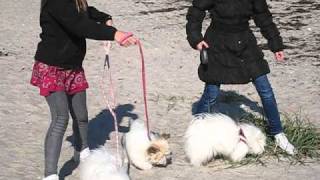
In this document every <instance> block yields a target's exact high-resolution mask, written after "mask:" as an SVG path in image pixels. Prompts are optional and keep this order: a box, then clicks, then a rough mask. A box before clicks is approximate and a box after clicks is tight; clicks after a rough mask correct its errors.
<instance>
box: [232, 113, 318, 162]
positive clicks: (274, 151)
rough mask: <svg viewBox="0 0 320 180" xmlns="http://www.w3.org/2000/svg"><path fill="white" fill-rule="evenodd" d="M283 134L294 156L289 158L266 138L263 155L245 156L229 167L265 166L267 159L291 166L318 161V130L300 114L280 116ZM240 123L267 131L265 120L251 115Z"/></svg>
mask: <svg viewBox="0 0 320 180" xmlns="http://www.w3.org/2000/svg"><path fill="white" fill-rule="evenodd" d="M281 119H282V123H283V127H284V132H285V134H286V136H287V138H288V139H289V141H290V142H291V143H292V144H293V145H294V146H295V148H296V149H297V153H296V154H295V155H294V156H290V155H288V154H287V153H285V152H284V151H282V150H281V149H280V148H278V147H276V145H275V143H274V140H273V137H271V136H268V137H267V145H266V147H265V148H266V149H265V153H264V154H262V155H260V156H252V155H249V156H247V158H246V159H244V160H243V161H242V162H240V163H236V164H232V166H231V167H238V166H242V165H247V164H251V163H258V164H261V165H265V164H266V162H267V161H266V160H267V159H268V158H275V159H278V160H279V161H289V162H290V163H291V164H305V163H312V162H317V161H319V160H320V130H319V128H317V127H316V126H315V125H314V124H312V123H311V122H310V121H309V120H308V119H307V118H303V117H302V115H301V113H299V114H294V115H289V114H282V117H281ZM241 121H244V122H251V123H253V124H255V125H256V126H257V127H259V128H260V129H261V130H263V131H265V130H266V129H267V124H266V120H265V119H264V118H263V117H257V116H255V115H252V114H246V115H245V116H243V117H242V118H241Z"/></svg>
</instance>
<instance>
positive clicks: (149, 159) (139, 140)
mask: <svg viewBox="0 0 320 180" xmlns="http://www.w3.org/2000/svg"><path fill="white" fill-rule="evenodd" d="M168 138H169V135H167V134H163V135H158V134H156V133H151V141H150V140H149V138H148V135H147V129H146V127H145V124H144V121H142V120H132V121H131V126H130V131H129V132H128V133H126V134H125V136H124V142H123V143H124V146H125V149H126V151H127V155H128V157H129V160H130V162H131V163H132V164H133V165H134V166H135V167H137V168H138V169H140V170H148V169H151V168H152V167H153V166H162V167H166V166H167V165H168V164H170V163H171V155H172V153H171V151H170V149H169V143H168V141H167V139H168Z"/></svg>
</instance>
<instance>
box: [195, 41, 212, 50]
mask: <svg viewBox="0 0 320 180" xmlns="http://www.w3.org/2000/svg"><path fill="white" fill-rule="evenodd" d="M203 47H205V48H209V45H208V43H206V42H205V41H201V42H200V43H199V44H198V45H197V50H199V51H201V50H202V49H203Z"/></svg>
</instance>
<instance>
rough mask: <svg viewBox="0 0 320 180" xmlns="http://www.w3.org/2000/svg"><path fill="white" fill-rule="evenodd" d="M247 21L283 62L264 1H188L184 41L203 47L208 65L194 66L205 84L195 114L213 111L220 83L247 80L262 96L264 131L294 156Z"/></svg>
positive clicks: (278, 34) (282, 55)
mask: <svg viewBox="0 0 320 180" xmlns="http://www.w3.org/2000/svg"><path fill="white" fill-rule="evenodd" d="M206 11H209V13H210V17H211V19H212V20H211V24H210V26H209V27H208V29H207V31H206V33H205V36H203V35H202V33H201V29H202V22H203V20H204V18H205V15H206ZM250 19H253V20H254V22H255V24H256V25H257V26H258V27H259V28H260V29H261V33H262V35H263V36H264V37H265V38H266V39H267V40H268V47H269V48H270V50H271V51H272V52H274V54H275V58H276V60H277V61H284V53H283V49H284V47H283V43H282V38H281V36H280V33H279V31H278V29H277V27H276V25H275V24H274V23H273V20H272V15H271V13H270V11H269V9H268V5H267V3H266V0H193V3H192V7H190V8H189V11H188V14H187V21H188V23H187V26H186V31H187V39H188V41H189V43H190V45H191V47H193V48H194V49H197V50H199V51H201V50H202V49H203V48H207V49H208V63H207V64H200V66H199V69H198V74H199V78H200V79H201V80H202V81H204V82H205V83H206V85H205V89H204V93H203V95H202V97H201V99H200V101H199V104H198V107H197V113H202V112H212V111H213V107H214V104H215V103H216V99H217V96H218V95H219V91H220V85H221V84H245V83H248V82H252V83H253V84H254V85H255V87H256V89H257V91H258V93H259V95H260V98H261V100H262V104H263V108H264V111H265V113H266V117H267V120H268V125H269V133H270V134H271V135H273V136H274V137H275V140H276V144H277V145H278V146H279V147H281V148H282V149H283V150H285V151H286V152H287V153H289V154H294V147H293V146H292V145H291V144H290V143H289V142H288V140H287V138H286V136H285V135H284V133H283V129H282V125H281V121H280V116H279V112H278V108H277V103H276V100H275V97H274V94H273V90H272V88H271V85H270V83H269V81H268V78H267V76H266V74H268V73H269V72H270V70H269V66H268V63H267V61H266V60H264V54H263V52H262V50H261V49H260V48H259V47H258V45H257V41H256V38H255V37H254V35H253V33H252V31H251V30H250V28H249V22H248V21H249V20H250Z"/></svg>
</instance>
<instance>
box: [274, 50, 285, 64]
mask: <svg viewBox="0 0 320 180" xmlns="http://www.w3.org/2000/svg"><path fill="white" fill-rule="evenodd" d="M274 57H275V59H276V60H277V61H278V62H284V61H285V60H284V52H283V51H278V52H276V53H274Z"/></svg>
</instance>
